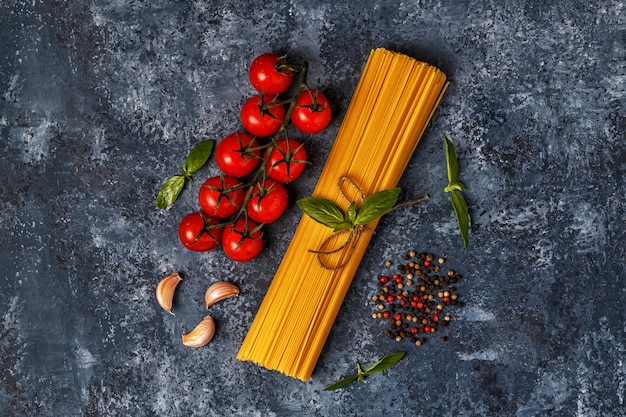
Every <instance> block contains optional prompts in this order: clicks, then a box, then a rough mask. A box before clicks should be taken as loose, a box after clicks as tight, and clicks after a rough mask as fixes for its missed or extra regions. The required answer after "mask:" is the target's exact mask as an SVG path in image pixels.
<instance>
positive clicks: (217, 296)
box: [204, 281, 240, 309]
mask: <svg viewBox="0 0 626 417" xmlns="http://www.w3.org/2000/svg"><path fill="white" fill-rule="evenodd" d="M239 293H240V291H239V288H238V287H237V286H236V285H235V284H233V283H230V282H226V281H219V282H216V283H214V284H212V285H211V286H210V287H209V288H208V289H207V290H206V293H205V294H204V301H205V303H206V308H207V309H208V308H209V307H211V306H212V305H213V304H215V303H217V302H218V301H221V300H224V299H226V298H229V297H233V296H239Z"/></svg>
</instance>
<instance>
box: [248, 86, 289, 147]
mask: <svg viewBox="0 0 626 417" xmlns="http://www.w3.org/2000/svg"><path fill="white" fill-rule="evenodd" d="M278 102H279V100H278V99H277V98H276V97H273V98H272V97H266V96H263V95H258V96H254V97H251V98H249V99H248V100H246V102H245V103H244V104H243V107H242V108H241V113H240V117H241V124H243V127H244V128H245V129H246V130H247V131H248V132H250V133H252V134H253V135H254V136H259V137H267V136H272V135H273V134H274V133H276V132H278V129H280V126H281V125H282V123H283V121H284V120H285V115H286V111H285V106H283V105H282V104H278Z"/></svg>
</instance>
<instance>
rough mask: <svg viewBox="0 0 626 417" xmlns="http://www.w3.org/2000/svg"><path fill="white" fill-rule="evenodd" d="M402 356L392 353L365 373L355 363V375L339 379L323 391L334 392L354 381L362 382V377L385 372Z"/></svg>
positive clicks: (400, 353) (402, 354)
mask: <svg viewBox="0 0 626 417" xmlns="http://www.w3.org/2000/svg"><path fill="white" fill-rule="evenodd" d="M403 356H404V352H398V353H392V354H390V355H387V356H385V357H384V358H382V359H381V360H379V361H378V362H376V363H375V364H374V365H372V366H370V367H369V368H367V369H366V370H365V371H363V370H362V369H361V365H360V364H359V363H357V364H356V369H357V373H356V374H354V375H350V376H348V377H346V378H343V379H340V380H339V381H337V382H335V383H334V384H330V385H329V386H327V387H326V388H324V391H332V390H336V389H339V388H343V387H346V386H348V385H350V384H351V383H352V382H354V381H359V382H361V381H363V377H364V376H366V375H371V374H375V373H378V372H382V371H384V370H387V369H389V368H391V367H392V366H393V365H395V364H396V363H398V362H399V361H400V359H402V357H403Z"/></svg>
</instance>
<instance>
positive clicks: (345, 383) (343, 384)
mask: <svg viewBox="0 0 626 417" xmlns="http://www.w3.org/2000/svg"><path fill="white" fill-rule="evenodd" d="M358 377H359V375H350V376H349V377H347V378H344V379H341V380H339V381H337V382H335V383H334V384H330V385H329V386H327V387H326V388H324V391H332V390H335V389H339V388H343V387H347V386H348V385H350V384H351V383H352V382H354V381H356V379H357V378H358Z"/></svg>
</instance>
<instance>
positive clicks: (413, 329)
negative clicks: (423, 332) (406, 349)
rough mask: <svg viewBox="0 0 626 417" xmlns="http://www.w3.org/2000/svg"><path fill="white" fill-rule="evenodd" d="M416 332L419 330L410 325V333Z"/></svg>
mask: <svg viewBox="0 0 626 417" xmlns="http://www.w3.org/2000/svg"><path fill="white" fill-rule="evenodd" d="M417 332H419V330H418V329H417V327H412V328H411V333H413V334H417Z"/></svg>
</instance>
